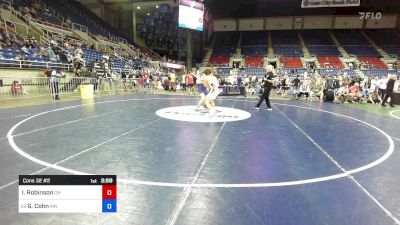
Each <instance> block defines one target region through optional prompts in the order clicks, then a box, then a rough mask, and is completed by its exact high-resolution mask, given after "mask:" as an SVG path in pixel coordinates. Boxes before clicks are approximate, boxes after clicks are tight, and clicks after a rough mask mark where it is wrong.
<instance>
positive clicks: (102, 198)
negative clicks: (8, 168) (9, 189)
mask: <svg viewBox="0 0 400 225" xmlns="http://www.w3.org/2000/svg"><path fill="white" fill-rule="evenodd" d="M18 189H19V190H18V195H19V207H18V208H19V212H20V213H115V212H117V176H116V175H20V176H19V187H18Z"/></svg>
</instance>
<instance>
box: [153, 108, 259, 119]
mask: <svg viewBox="0 0 400 225" xmlns="http://www.w3.org/2000/svg"><path fill="white" fill-rule="evenodd" d="M156 114H157V115H158V116H159V117H162V118H166V119H170V120H179V121H186V122H197V123H221V122H232V121H239V120H245V119H248V118H250V117H251V114H250V113H248V112H246V111H243V110H240V109H234V108H227V107H215V110H214V112H210V111H208V110H203V109H200V110H199V109H198V108H197V106H178V107H169V108H164V109H160V110H158V111H157V112H156Z"/></svg>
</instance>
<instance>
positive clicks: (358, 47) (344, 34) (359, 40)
mask: <svg viewBox="0 0 400 225" xmlns="http://www.w3.org/2000/svg"><path fill="white" fill-rule="evenodd" d="M334 35H335V37H336V38H337V40H338V41H339V42H340V43H341V45H342V46H343V48H344V49H345V50H346V52H347V53H348V54H352V55H356V56H373V57H380V54H379V53H378V52H377V51H376V49H375V48H374V47H372V46H371V45H370V44H369V42H368V40H367V39H366V38H365V37H364V36H363V35H362V34H361V33H360V32H359V31H357V30H337V31H335V32H334Z"/></svg>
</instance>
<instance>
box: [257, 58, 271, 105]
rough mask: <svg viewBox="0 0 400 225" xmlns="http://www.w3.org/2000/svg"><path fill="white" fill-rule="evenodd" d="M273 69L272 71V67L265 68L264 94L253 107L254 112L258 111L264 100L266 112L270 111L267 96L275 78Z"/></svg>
mask: <svg viewBox="0 0 400 225" xmlns="http://www.w3.org/2000/svg"><path fill="white" fill-rule="evenodd" d="M273 69H274V67H273V66H272V65H268V66H267V75H265V78H264V92H263V93H262V95H261V97H260V100H259V101H258V103H257V105H256V106H255V107H254V109H255V110H259V109H260V105H261V103H262V102H263V101H264V99H265V103H266V104H267V108H266V110H267V111H271V110H272V107H271V103H270V101H269V94H270V92H271V89H272V84H273V82H274V78H275V76H274V73H273V72H272V70H273Z"/></svg>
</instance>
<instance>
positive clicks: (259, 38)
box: [241, 31, 268, 47]
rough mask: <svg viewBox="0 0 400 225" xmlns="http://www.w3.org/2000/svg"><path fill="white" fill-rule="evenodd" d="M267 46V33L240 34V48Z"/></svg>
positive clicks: (251, 32)
mask: <svg viewBox="0 0 400 225" xmlns="http://www.w3.org/2000/svg"><path fill="white" fill-rule="evenodd" d="M267 44H268V33H267V32H266V31H244V32H242V43H241V46H242V47H243V46H264V47H267Z"/></svg>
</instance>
